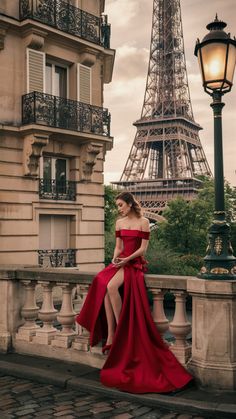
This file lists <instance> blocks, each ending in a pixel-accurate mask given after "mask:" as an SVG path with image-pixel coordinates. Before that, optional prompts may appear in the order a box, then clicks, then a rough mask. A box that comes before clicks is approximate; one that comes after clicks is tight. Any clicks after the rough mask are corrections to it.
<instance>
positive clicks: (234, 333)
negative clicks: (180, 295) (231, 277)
mask: <svg viewBox="0 0 236 419" xmlns="http://www.w3.org/2000/svg"><path fill="white" fill-rule="evenodd" d="M187 290H188V292H189V294H191V295H192V298H193V317H192V359H191V361H190V363H189V368H190V371H191V372H192V373H193V375H194V376H195V377H196V379H197V380H198V381H199V382H200V383H201V385H202V386H209V387H213V388H217V389H225V390H235V389H236V281H223V280H218V281H214V280H203V279H198V278H191V279H189V280H188V286H187Z"/></svg>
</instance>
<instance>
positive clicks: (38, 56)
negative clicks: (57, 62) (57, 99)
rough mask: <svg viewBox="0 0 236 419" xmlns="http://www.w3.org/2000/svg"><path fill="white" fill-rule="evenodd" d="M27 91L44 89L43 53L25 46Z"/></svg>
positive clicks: (42, 90) (42, 91)
mask: <svg viewBox="0 0 236 419" xmlns="http://www.w3.org/2000/svg"><path fill="white" fill-rule="evenodd" d="M26 56H27V93H30V92H34V91H36V92H41V93H44V91H45V53H44V52H41V51H35V50H34V49H29V48H27V55H26Z"/></svg>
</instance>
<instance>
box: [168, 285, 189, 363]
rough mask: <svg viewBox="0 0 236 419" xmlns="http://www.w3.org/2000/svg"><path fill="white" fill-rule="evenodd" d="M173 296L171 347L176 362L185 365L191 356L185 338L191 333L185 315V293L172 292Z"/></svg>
mask: <svg viewBox="0 0 236 419" xmlns="http://www.w3.org/2000/svg"><path fill="white" fill-rule="evenodd" d="M172 292H173V294H174V296H175V315H174V318H173V320H172V322H171V323H170V326H169V330H170V332H171V333H172V334H173V335H174V337H175V343H174V344H173V346H172V347H171V350H172V352H173V353H174V354H175V356H176V357H177V358H178V360H179V361H180V362H181V363H182V364H183V365H185V364H186V363H187V361H188V360H189V358H190V356H191V345H190V344H189V343H188V342H187V341H186V337H187V335H188V334H189V332H190V331H191V324H190V323H189V321H188V319H187V315H186V296H187V293H186V292H185V291H172Z"/></svg>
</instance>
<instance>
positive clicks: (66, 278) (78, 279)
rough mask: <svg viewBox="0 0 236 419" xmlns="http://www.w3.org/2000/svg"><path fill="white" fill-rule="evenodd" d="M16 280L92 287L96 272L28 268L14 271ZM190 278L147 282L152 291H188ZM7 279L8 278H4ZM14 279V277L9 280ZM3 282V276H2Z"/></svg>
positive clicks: (148, 277) (151, 278)
mask: <svg viewBox="0 0 236 419" xmlns="http://www.w3.org/2000/svg"><path fill="white" fill-rule="evenodd" d="M4 271H6V272H9V269H6V268H5V269H4V267H0V274H1V272H4ZM14 272H15V276H14V279H17V280H32V281H33V280H35V281H48V282H68V283H71V284H81V285H90V284H91V282H92V280H93V278H94V276H95V273H94V272H80V271H79V268H70V270H69V271H68V268H61V267H60V269H57V270H55V268H40V267H38V268H35V267H30V266H29V267H26V268H24V269H22V268H19V267H18V268H16V270H14ZM189 278H191V277H190V276H178V275H176V276H174V275H155V274H146V275H145V282H146V285H147V287H148V288H150V289H165V290H184V291H185V290H186V289H187V280H188V279H189ZM4 279H7V278H4ZM11 279H12V276H11V277H10V278H9V280H11ZM0 280H1V275H0Z"/></svg>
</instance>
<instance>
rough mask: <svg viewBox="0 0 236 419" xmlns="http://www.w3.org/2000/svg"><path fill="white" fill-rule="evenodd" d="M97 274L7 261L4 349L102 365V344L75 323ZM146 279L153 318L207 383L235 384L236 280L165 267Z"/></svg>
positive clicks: (0, 333)
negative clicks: (169, 311)
mask: <svg viewBox="0 0 236 419" xmlns="http://www.w3.org/2000/svg"><path fill="white" fill-rule="evenodd" d="M93 276H94V274H92V273H85V272H84V273H83V272H80V271H79V270H78V269H74V268H67V269H65V268H64V269H63V268H54V269H43V268H39V267H35V268H33V267H30V266H28V267H24V268H23V267H13V266H10V267H7V266H5V267H4V266H2V267H0V307H1V311H0V351H1V352H5V353H7V352H10V351H12V350H13V351H15V352H17V353H21V354H29V355H34V356H35V355H36V356H41V357H47V358H56V359H60V360H62V361H70V362H75V363H76V362H79V363H84V364H89V365H91V366H94V367H98V368H101V367H102V365H103V363H104V361H105V359H106V357H105V356H104V355H102V352H101V345H98V346H96V347H93V348H90V345H89V333H88V332H87V331H86V330H84V329H83V328H82V327H81V326H79V325H77V324H75V314H76V313H79V311H80V310H81V307H82V305H83V302H84V301H85V298H86V295H87V293H88V289H89V285H90V283H91V281H92V279H93ZM145 280H146V285H147V288H148V291H149V292H151V294H152V313H153V319H154V322H155V324H156V326H157V328H158V329H159V331H160V333H161V334H162V336H163V338H164V339H167V338H168V341H167V343H168V344H169V345H170V349H171V350H172V351H173V353H174V354H175V355H176V357H177V358H178V359H179V361H180V362H181V363H182V364H183V365H187V367H188V369H189V370H190V371H191V372H192V373H193V375H194V377H195V378H196V380H197V381H199V382H200V383H201V385H202V386H206V387H211V388H212V387H213V388H217V389H226V390H235V389H236V351H235V338H236V316H235V313H236V281H226V280H225V281H220V280H218V281H217V280H214V281H213V280H211V281H207V280H203V279H199V278H195V277H183V276H164V275H146V277H145ZM58 290H59V291H60V292H59V293H58ZM56 291H57V293H56ZM167 293H168V295H169V293H171V294H172V295H173V297H174V302H175V304H174V310H173V311H174V316H173V319H169V318H167V315H166V310H165V295H166V294H167ZM188 295H191V297H192V325H191V324H190V322H189V321H188V318H187V316H186V297H187V296H188ZM190 332H192V341H191V340H190V339H189V338H190ZM169 338H171V339H169Z"/></svg>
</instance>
